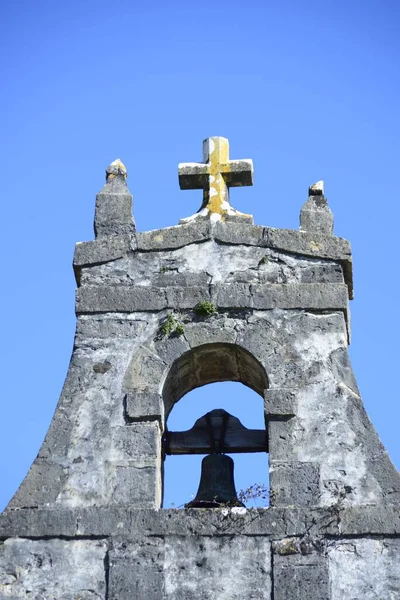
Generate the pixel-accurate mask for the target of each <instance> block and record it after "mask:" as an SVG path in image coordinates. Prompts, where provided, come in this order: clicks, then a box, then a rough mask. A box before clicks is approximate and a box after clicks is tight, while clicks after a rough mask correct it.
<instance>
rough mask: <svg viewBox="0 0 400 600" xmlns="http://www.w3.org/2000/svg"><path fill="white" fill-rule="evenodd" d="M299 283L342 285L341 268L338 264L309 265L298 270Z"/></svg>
mask: <svg viewBox="0 0 400 600" xmlns="http://www.w3.org/2000/svg"><path fill="white" fill-rule="evenodd" d="M300 281H301V283H344V277H343V268H342V266H341V265H340V264H339V263H323V264H314V263H311V264H310V265H309V266H307V267H303V268H302V269H300Z"/></svg>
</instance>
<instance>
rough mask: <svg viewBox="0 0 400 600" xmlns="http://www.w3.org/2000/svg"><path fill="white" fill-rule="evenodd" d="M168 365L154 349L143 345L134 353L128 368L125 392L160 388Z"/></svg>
mask: <svg viewBox="0 0 400 600" xmlns="http://www.w3.org/2000/svg"><path fill="white" fill-rule="evenodd" d="M166 368H167V365H166V363H165V362H164V361H162V360H161V359H160V358H159V357H158V356H157V355H156V354H155V353H154V352H153V351H152V350H150V349H148V348H145V347H144V346H141V347H140V348H139V349H138V350H137V352H136V353H135V354H134V355H133V357H132V360H131V362H130V364H129V367H128V368H127V370H126V373H125V377H124V381H123V389H124V391H125V392H136V391H137V390H140V389H141V390H145V389H148V388H150V389H159V387H160V382H161V381H162V380H163V376H164V373H165V370H166Z"/></svg>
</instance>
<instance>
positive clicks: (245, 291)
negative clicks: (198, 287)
mask: <svg viewBox="0 0 400 600" xmlns="http://www.w3.org/2000/svg"><path fill="white" fill-rule="evenodd" d="M211 298H212V301H213V302H214V303H215V304H216V306H218V308H251V307H252V306H253V299H252V295H251V293H250V286H249V285H248V284H246V283H231V284H216V285H215V286H213V288H212V295H211Z"/></svg>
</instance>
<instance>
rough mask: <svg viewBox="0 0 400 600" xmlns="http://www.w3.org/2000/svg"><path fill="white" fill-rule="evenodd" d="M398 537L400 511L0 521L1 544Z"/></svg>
mask: <svg viewBox="0 0 400 600" xmlns="http://www.w3.org/2000/svg"><path fill="white" fill-rule="evenodd" d="M236 534H240V535H263V536H269V537H270V538H271V539H281V538H283V537H287V536H305V535H309V536H318V535H322V536H328V537H352V536H363V535H365V536H372V535H376V536H391V537H400V505H387V506H379V507H377V506H356V507H351V508H345V509H343V508H342V509H341V508H339V507H337V506H333V507H330V508H308V509H307V508H305V509H295V508H265V509H248V510H245V509H203V510H196V509H192V510H179V509H164V510H163V509H161V510H151V509H132V508H131V507H129V506H126V507H93V508H84V509H60V510H57V509H19V510H8V511H5V512H4V513H2V514H1V515H0V539H2V540H4V539H7V538H9V537H25V538H47V537H66V538H80V537H84V538H90V537H93V538H96V537H99V538H104V537H110V536H119V537H127V538H133V539H135V538H136V537H138V536H140V537H141V536H164V535H182V536H192V535H213V536H215V535H217V536H218V535H220V536H223V535H236Z"/></svg>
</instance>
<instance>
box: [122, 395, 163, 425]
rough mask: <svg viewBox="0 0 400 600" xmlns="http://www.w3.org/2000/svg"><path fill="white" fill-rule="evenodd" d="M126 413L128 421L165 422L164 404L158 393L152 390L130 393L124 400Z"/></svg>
mask: <svg viewBox="0 0 400 600" xmlns="http://www.w3.org/2000/svg"><path fill="white" fill-rule="evenodd" d="M124 412H125V419H126V420H127V421H150V420H152V419H155V420H158V421H159V422H160V423H162V422H163V421H164V403H163V400H162V397H161V396H160V394H159V393H158V392H155V391H153V390H152V389H149V388H148V389H145V390H136V391H132V392H129V393H128V394H126V395H125V398H124Z"/></svg>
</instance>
